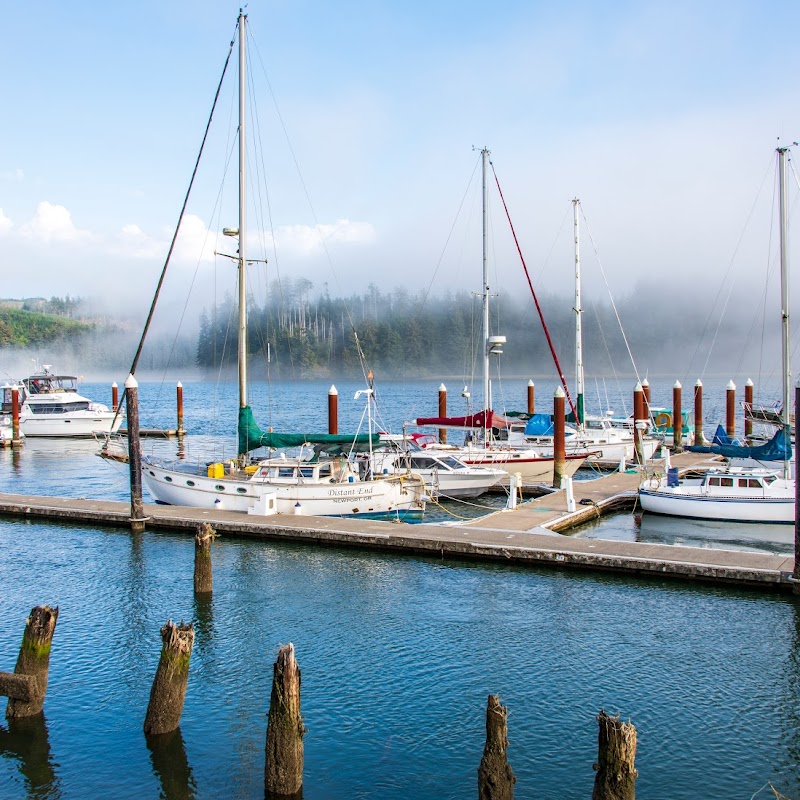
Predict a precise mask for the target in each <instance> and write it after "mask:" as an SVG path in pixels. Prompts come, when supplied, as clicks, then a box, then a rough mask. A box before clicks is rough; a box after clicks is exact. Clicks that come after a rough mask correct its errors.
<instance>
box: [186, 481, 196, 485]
mask: <svg viewBox="0 0 800 800" xmlns="http://www.w3.org/2000/svg"><path fill="white" fill-rule="evenodd" d="M186 485H187V486H194V485H195V483H194V481H186Z"/></svg>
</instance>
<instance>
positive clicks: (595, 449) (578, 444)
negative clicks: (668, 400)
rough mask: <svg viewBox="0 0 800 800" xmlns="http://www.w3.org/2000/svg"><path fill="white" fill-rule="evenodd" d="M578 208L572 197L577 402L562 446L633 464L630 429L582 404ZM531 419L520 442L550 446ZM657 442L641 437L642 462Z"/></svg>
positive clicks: (598, 459) (595, 458) (591, 459)
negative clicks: (572, 421)
mask: <svg viewBox="0 0 800 800" xmlns="http://www.w3.org/2000/svg"><path fill="white" fill-rule="evenodd" d="M580 204H581V201H580V200H579V199H578V198H577V197H576V198H575V199H573V201H572V216H573V232H574V239H575V249H574V253H575V307H574V309H573V310H574V311H575V385H576V388H577V398H576V404H575V416H576V417H577V419H576V420H575V422H574V424H569V425H567V426H566V427H565V444H566V448H567V452H568V453H570V452H574V451H589V453H590V454H589V456H588V457H587V462H589V463H592V462H594V463H597V462H604V463H613V464H620V463H623V462H633V461H636V459H637V453H636V450H635V445H634V436H633V428H630V429H626V428H620V427H615V426H614V425H613V424H612V421H611V419H610V417H600V416H591V415H587V414H586V406H585V400H584V386H585V382H586V380H585V374H584V366H583V327H582V315H583V305H582V302H581V250H580V227H579V226H580V214H579V210H580ZM538 422H539V420H537V419H533V420H531V421H530V422H529V424H528V425H526V426H525V429H524V433H523V441H527V442H529V443H531V444H533V445H539V446H544V447H548V446H549V447H552V446H553V436H552V434H551V433H544V434H541V433H536V432H535V430H536V424H537V423H538ZM660 444H661V441H660V440H659V439H656V438H654V437H652V436H642V442H641V449H642V457H643V459H644V460H645V461H646V460H648V459H650V458H652V457H653V455H654V454H655V452H656V450H657V449H658V447H659V446H660Z"/></svg>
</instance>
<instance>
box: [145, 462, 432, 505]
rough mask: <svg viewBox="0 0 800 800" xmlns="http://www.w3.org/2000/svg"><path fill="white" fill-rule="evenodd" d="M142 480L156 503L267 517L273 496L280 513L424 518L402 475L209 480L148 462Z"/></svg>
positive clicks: (415, 492) (414, 491) (413, 490)
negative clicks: (280, 481) (299, 480)
mask: <svg viewBox="0 0 800 800" xmlns="http://www.w3.org/2000/svg"><path fill="white" fill-rule="evenodd" d="M142 480H143V483H144V485H145V487H146V488H147V490H148V491H149V492H150V494H151V495H152V496H153V499H154V500H155V501H156V502H157V503H161V504H163V505H174V506H190V507H193V508H212V509H218V510H223V511H237V512H240V513H243V514H256V515H259V516H261V515H265V512H264V510H263V505H264V502H263V501H264V498H265V497H266V496H269V495H273V494H274V496H275V499H276V504H275V505H276V512H277V513H278V514H302V515H307V516H322V517H361V518H365V519H401V520H415V519H416V520H419V519H422V516H423V513H424V510H425V504H424V502H422V501H421V500H420V492H419V491H418V489H417V488H416V487H420V486H421V484H420V483H419V482H416V483H415V484H412V483H411V482H409V481H406V480H403V479H402V478H400V477H397V478H388V479H381V480H375V481H357V482H354V483H345V484H332V483H330V482H329V483H310V484H298V483H293V484H288V485H281V484H275V483H268V482H260V481H254V480H252V479H251V478H246V479H245V478H237V477H235V476H231V475H224V476H222V477H220V478H211V477H208V476H205V475H198V474H195V473H193V472H184V471H182V470H177V469H171V468H167V467H163V466H159V465H157V464H155V463H152V462H149V461H146V462H145V463H144V464H143V466H142Z"/></svg>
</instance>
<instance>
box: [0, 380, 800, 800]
mask: <svg viewBox="0 0 800 800" xmlns="http://www.w3.org/2000/svg"><path fill="white" fill-rule="evenodd" d="M437 385H438V384H437ZM197 386H201V385H200V384H198V385H197ZM202 386H204V385H202ZM435 386H436V385H433V390H434V392H433V393H432V394H431V395H430V404H429V405H430V406H431V407H434V408H435ZM320 388H322V389H323V391H322V394H321V399H320V407H319V409H318V410H317V409H315V408H314V409H308V408H306V410H305V411H304V412H302V413H307V414H309V415H316V416H315V419H318V420H320V423H319V424H320V425H324V423H325V394H326V393H327V384H326V385H325V386H324V387H320ZM152 389H153V387H152V386H150V387H148V386H147V385H143V387H142V396H143V398H147V397H149V396H150V394H149V393H150V392H151V390H152ZM286 391H287V396H288V398H289V400H291V399H292V398H294V399H293V402H294V404H295V406H296V408H298V409H300V408H301V406H303V404H304V403H305V404H306V405H308V404H312V403H311V401H312V400H313V404H316V393H315V392H311V391H309V390H308V389H307V388H306V389H303V390H296V389H287V390H286ZM408 391H409V392H411V389H408ZM340 392H341V394H340V408H341V407H342V406H343V405H344V403H343V399H342V398H343V395H344V392H343V390H342V389H341V387H340ZM87 394H91V395H92V396H94V397H95V398H96V399H101V398H102V395H101V394H100V393H98V392H94V393H92V392H90V391H89V390H88V388H87ZM419 394H420V393H418V396H417V401H418V404H419V407H420V408H419V410H415V412H414V413H415V414H417V413H419V414H421V413H430V411H429V409H428V408H423V405H424V402H423V400H422V399H420V397H419ZM186 396H187V425H188V426H189V428H190V431H191V430H192V426H193V425H199V424H200V420H202V424H203V425H204V426H207V427H206V429H201V430H198V431H196V433H195V435H196V436H198V437H200V434H201V433H202V434H203V435H205V436H210V437H212V438H216V437H217V436H222V435H224V428H225V424H226V423H225V420H224V419H221V418H220V422H219V423H217V422H215V419H216V418H215V416H214V414H215V412H214V409H213V403H210V402H206V401H205V400H204V401H203V402H202V403H201V402H199V401H195V400H194V399H193V400H192V401H191V402H192V404H195V403H197V408H194V407H192V408H191V411H190V405H189V397H190V396H191V391H190V385H188V384H187V391H186ZM351 396H352V395H351ZM523 396H524V395H523ZM173 397H174V388H173V387H170V390H169V395H168V396H167V398H166V401H165V406H166V408H165V409H163V410H161V411H153V412H146V413H150V414H151V416H150V418H148V417H147V416H146V415H145V413H144V412H143V420H142V423H143V425H152V426H165V427H166V426H170V427H172V426H173V425H172V424H171V421H172V419H173V411H174V408H173V407H171V406H170V404H171V403H172V398H173ZM206 399H207V398H206ZM399 405H400V403H398V406H399ZM298 413H300V412H298ZM216 424H219V426H220V427H219V428H218V429H215V428H214V427H213V426H214V425H216ZM343 428H344V425H342V424H341V423H340V429H343ZM323 429H324V428H323ZM200 438H202V437H200ZM231 441H232V440H231ZM160 446H164V447H174V446H175V444H174V443H162V444H161V445H160ZM92 452H93V448H92V446H91V444H89V443H77V442H75V443H67V444H60V445H59V444H56V443H53V442H50V443H45V442H44V441H41V442H33V441H30V442H28V443H27V444H26V446H25V449H24V450H23V452H22V453H21V454H18V455H16V456H14V454H12V453H10V452H9V451H4V452H2V453H0V487H1V488H2V490H3V491H26V492H28V491H30V492H38V493H42V494H46V493H55V494H65V495H71V496H86V497H98V496H109V497H122V496H124V492H125V490H126V480H127V472H126V469H127V468H126V467H124V466H119V465H114V464H108V463H107V462H103V461H101V460H100V459H97V458H96V457H95V456H93V455H92ZM0 553H2V559H0V587H2V591H0V669H5V670H11V669H13V665H14V662H15V660H16V655H17V649H18V646H19V642H20V639H21V636H22V630H23V627H24V622H25V617H26V616H27V614H28V612H29V611H30V608H31V607H32V606H33V605H35V604H38V603H49V604H51V605H56V604H57V605H59V606H60V609H61V610H60V617H59V622H58V627H57V629H56V634H55V638H54V643H53V652H52V659H51V670H50V685H49V689H48V695H47V701H46V704H45V715H44V722H43V724H41V725H40V726H39V727H38V729H36V730H34V731H33V732H29V733H28V734H26V735H25V736H23V735H12V733H9V730H8V726H7V725H6V726H4V727H0V798H27V797H31V798H32V797H36V798H42V797H49V798H94V797H105V796H111V795H113V796H114V797H118V798H142V797H158V796H162V797H169V798H179V797H197V798H213V797H225V798H228V797H237V798H258V797H263V764H264V738H265V731H266V712H267V704H268V699H269V692H270V681H271V675H272V663H273V661H274V657H275V654H276V651H277V648H278V646H279V645H280V644H282V643H286V642H288V641H291V642H293V643H294V644H295V647H296V650H297V658H298V661H299V663H300V666H301V668H302V670H303V701H302V702H303V715H304V719H305V723H306V726H307V727H308V733H307V735H306V739H305V747H306V750H305V753H306V758H305V773H304V774H305V797H306V798H307V800H309V799H312V800H313V798H320V799H327V798H359V797H360V798H387V799H388V800H392V799H393V798H398V799H399V798H464V797H474V796H475V793H476V770H477V767H478V764H479V762H480V757H481V753H482V747H483V737H484V718H485V717H484V714H485V704H486V695H487V694H488V693H489V692H492V693H499V694H500V695H501V698H502V701H503V702H504V703H505V704H507V705H508V706H509V708H510V711H511V713H510V718H509V740H510V745H509V759H510V762H511V764H512V767H513V769H514V771H515V773H516V775H517V779H518V783H517V787H516V796H517V797H520V798H526V797H530V798H533V797H536V798H552V799H553V800H560V799H561V798H566V799H569V798H576V799H577V798H586V797H589V796H591V787H592V781H593V777H594V776H593V772H592V763H593V761H594V760H595V758H596V746H597V744H596V742H597V727H596V722H595V720H594V717H595V715H596V714H597V712H598V710H599V709H600V708H605V709H606V710H608V711H610V712H616V711H619V712H621V713H622V715H623V716H624V717H625V718H630V719H631V721H632V722H633V723H634V724H635V725H636V726H637V729H638V735H639V749H638V754H637V767H638V769H639V773H640V777H639V780H638V782H637V789H638V794H639V796H640V797H642V798H665V800H666V799H667V798H669V799H671V800H672V799H675V800H680V799H681V798H687V799H688V798H698V797H714V798H716V797H719V798H737V797H741V798H750V797H751V796H752V795H753V794H754V793H756V792H757V791H758V790H759V789H761V788H762V787H764V786H765V785H766V784H767V782H769V781H771V782H772V783H773V784H774V786H775V787H776V788H777V789H779V790H780V791H781V792H782V793H783V794H785V795H787V796H789V797H795V798H797V797H800V748H798V746H797V742H798V741H800V670H799V669H798V668H799V667H800V664H799V663H798V660H799V659H800V604H799V603H798V602H797V601H795V600H794V599H792V598H786V597H781V596H771V595H761V594H757V593H754V592H753V593H750V592H743V591H736V590H734V589H731V588H728V587H726V588H723V589H719V590H717V589H711V588H699V587H694V586H688V585H685V584H681V583H670V582H660V581H654V580H641V581H631V580H622V579H617V578H614V577H608V576H600V575H593V574H585V573H575V572H567V571H563V572H561V571H557V570H546V571H545V570H543V571H539V570H535V569H520V568H515V567H508V566H505V565H483V564H472V563H459V562H442V561H439V560H435V559H424V558H411V557H395V556H386V555H376V554H372V553H368V552H358V551H350V550H337V549H331V548H325V549H316V548H312V547H301V546H297V545H291V544H277V543H263V542H252V541H244V540H241V541H240V540H236V539H229V538H227V537H225V538H221V539H218V540H217V541H216V542H215V544H214V549H213V560H214V594H213V599H212V600H211V601H210V602H198V601H196V600H195V598H194V597H193V592H192V564H193V543H192V540H191V538H190V537H188V536H186V535H185V534H183V535H179V534H175V535H171V534H165V533H151V532H145V533H144V534H141V535H138V536H134V535H131V534H130V533H128V532H126V531H121V530H113V529H98V528H95V527H86V528H80V527H74V526H62V525H43V524H39V523H28V522H24V521H13V520H0ZM167 618H172V619H174V620H179V619H185V620H189V619H191V620H193V621H194V622H195V626H196V641H195V649H194V653H193V655H192V663H191V671H190V679H189V690H188V693H187V698H186V706H185V709H184V714H183V718H182V722H181V728H180V738H179V740H178V741H173V742H172V749H171V750H170V751H168V752H162V751H160V750H155V751H151V750H149V749H148V747H147V743H146V742H145V738H144V735H143V733H142V723H143V720H144V714H145V710H146V707H147V700H148V696H149V691H150V686H151V683H152V678H153V675H154V673H155V668H156V665H157V662H158V655H159V650H160V637H159V628H160V627H161V625H163V624H164V622H165V621H166V619H167ZM760 796H768V795H767V794H766V790H765V792H764V793H762V795H760Z"/></svg>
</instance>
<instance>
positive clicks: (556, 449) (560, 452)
mask: <svg viewBox="0 0 800 800" xmlns="http://www.w3.org/2000/svg"><path fill="white" fill-rule="evenodd" d="M564 396H565V395H564V390H563V389H562V388H561V387H560V386H558V387H556V391H555V394H553V488H554V489H560V488H561V481H562V480H563V479H564V477H565V476H566V474H567V445H566V431H565V419H564Z"/></svg>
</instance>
